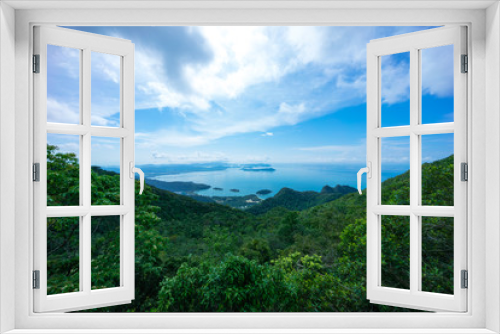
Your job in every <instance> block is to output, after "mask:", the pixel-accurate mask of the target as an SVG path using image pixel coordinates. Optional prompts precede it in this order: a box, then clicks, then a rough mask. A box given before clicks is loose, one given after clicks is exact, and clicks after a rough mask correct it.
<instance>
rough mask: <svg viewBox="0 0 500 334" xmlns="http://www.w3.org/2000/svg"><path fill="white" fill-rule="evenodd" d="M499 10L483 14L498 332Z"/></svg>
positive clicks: (492, 307) (492, 325) (491, 324)
mask: <svg viewBox="0 0 500 334" xmlns="http://www.w3.org/2000/svg"><path fill="white" fill-rule="evenodd" d="M499 10H500V7H499V4H498V3H496V4H494V5H492V6H490V7H489V8H488V9H487V11H486V73H487V75H486V119H487V123H486V147H485V149H486V171H485V174H486V176H487V180H488V182H487V183H486V189H485V190H486V219H487V222H486V256H492V257H494V258H495V261H492V262H491V263H494V265H491V264H489V265H488V266H486V275H485V276H486V291H487V293H486V305H487V307H486V328H488V329H491V330H493V331H495V332H497V333H498V332H500V322H499V316H498V315H499V314H500V303H499V302H500V280H499V278H500V256H499V255H500V245H499V244H498V238H499V235H500V205H499V204H500V173H499V168H498V167H499V166H500V150H499V147H500V146H499V145H500V131H499V129H500V116H499V113H500V110H499V107H500V64H499V56H500V17H499V15H500V12H499Z"/></svg>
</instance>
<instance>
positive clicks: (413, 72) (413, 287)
mask: <svg viewBox="0 0 500 334" xmlns="http://www.w3.org/2000/svg"><path fill="white" fill-rule="evenodd" d="M418 53H419V52H418V50H417V49H416V48H412V49H411V50H410V128H411V130H412V131H411V133H410V208H411V210H412V212H411V214H410V259H409V261H410V291H411V293H415V292H417V291H418V288H419V285H420V284H419V281H420V243H419V239H420V238H419V220H420V218H419V216H417V215H416V214H415V213H414V212H413V209H414V208H415V207H416V206H417V205H418V204H419V199H420V196H419V194H420V178H419V173H418V172H416V171H417V170H418V169H419V164H420V154H419V151H420V144H419V141H420V136H419V135H417V134H415V132H414V129H415V128H416V127H417V126H418V124H419V112H418V109H419V89H418V87H419V85H418V84H419V60H418V58H419V57H418Z"/></svg>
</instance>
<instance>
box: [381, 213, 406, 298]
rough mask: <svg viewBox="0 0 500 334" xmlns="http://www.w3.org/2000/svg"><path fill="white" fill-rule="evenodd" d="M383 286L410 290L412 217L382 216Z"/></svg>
mask: <svg viewBox="0 0 500 334" xmlns="http://www.w3.org/2000/svg"><path fill="white" fill-rule="evenodd" d="M382 286H385V287H390V288H399V289H409V288H410V217H407V216H382Z"/></svg>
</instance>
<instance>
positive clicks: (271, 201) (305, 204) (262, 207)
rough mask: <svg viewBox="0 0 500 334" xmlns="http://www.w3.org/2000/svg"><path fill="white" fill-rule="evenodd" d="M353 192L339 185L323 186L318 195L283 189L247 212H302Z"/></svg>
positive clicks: (313, 192) (347, 187) (310, 192)
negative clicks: (277, 210) (280, 210)
mask: <svg viewBox="0 0 500 334" xmlns="http://www.w3.org/2000/svg"><path fill="white" fill-rule="evenodd" d="M353 192H356V189H354V188H352V187H349V186H340V185H337V186H336V187H334V188H332V187H329V186H324V187H323V189H322V190H321V192H319V193H317V192H315V191H296V190H293V189H290V188H283V189H281V190H280V191H279V192H278V193H277V194H276V195H274V196H273V197H271V198H268V199H266V200H264V201H262V203H260V204H257V205H255V206H253V207H251V208H249V209H248V210H247V211H248V212H251V213H253V214H257V215H259V214H263V213H266V212H268V211H269V210H271V209H273V208H277V207H283V208H285V209H288V210H297V211H302V210H305V209H309V208H311V207H313V206H316V205H320V204H323V203H327V202H331V201H333V200H336V199H337V198H339V197H341V196H343V195H345V194H349V193H353Z"/></svg>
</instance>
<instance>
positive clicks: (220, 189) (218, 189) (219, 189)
mask: <svg viewBox="0 0 500 334" xmlns="http://www.w3.org/2000/svg"><path fill="white" fill-rule="evenodd" d="M213 189H214V190H217V191H222V190H224V189H222V188H217V187H214V188H213Z"/></svg>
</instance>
